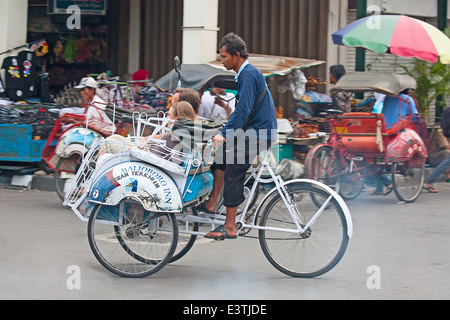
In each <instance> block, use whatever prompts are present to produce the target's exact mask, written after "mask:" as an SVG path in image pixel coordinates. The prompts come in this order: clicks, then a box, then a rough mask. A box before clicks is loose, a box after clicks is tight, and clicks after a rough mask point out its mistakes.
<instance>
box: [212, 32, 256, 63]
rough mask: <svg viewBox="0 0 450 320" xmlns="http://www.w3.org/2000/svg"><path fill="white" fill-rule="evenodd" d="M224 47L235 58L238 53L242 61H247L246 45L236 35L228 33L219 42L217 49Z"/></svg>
mask: <svg viewBox="0 0 450 320" xmlns="http://www.w3.org/2000/svg"><path fill="white" fill-rule="evenodd" d="M224 46H225V47H226V50H227V52H228V53H229V54H231V55H233V56H235V55H237V53H238V52H239V53H240V55H241V57H242V58H244V59H248V56H249V54H248V49H247V44H246V43H245V41H244V40H242V38H241V37H240V36H238V35H237V34H235V33H233V32H230V33H229V34H227V35H226V36H225V37H223V39H222V40H221V41H220V44H219V49H221V48H222V47H224Z"/></svg>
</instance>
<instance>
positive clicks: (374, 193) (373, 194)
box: [370, 191, 384, 196]
mask: <svg viewBox="0 0 450 320" xmlns="http://www.w3.org/2000/svg"><path fill="white" fill-rule="evenodd" d="M370 195H371V196H382V195H384V192H381V191H372V192H371V193H370Z"/></svg>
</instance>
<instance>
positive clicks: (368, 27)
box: [332, 15, 450, 64]
mask: <svg viewBox="0 0 450 320" xmlns="http://www.w3.org/2000/svg"><path fill="white" fill-rule="evenodd" d="M332 38H333V42H334V43H335V44H338V45H346V46H349V47H358V48H365V49H369V50H372V51H375V52H378V53H380V54H384V53H390V54H393V55H397V56H401V57H416V58H419V59H422V60H427V61H430V62H433V63H436V62H437V61H438V59H439V58H440V61H441V62H442V63H443V64H450V39H449V38H448V37H447V35H445V34H444V33H443V32H442V31H440V30H439V29H437V28H436V27H434V26H432V25H431V24H429V23H426V22H423V21H420V20H417V19H414V18H410V17H407V16H404V15H375V16H370V17H365V18H362V19H359V20H356V21H355V22H353V23H351V24H349V25H347V26H346V27H344V28H342V29H340V30H339V31H337V32H335V33H333V35H332Z"/></svg>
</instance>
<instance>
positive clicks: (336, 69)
mask: <svg viewBox="0 0 450 320" xmlns="http://www.w3.org/2000/svg"><path fill="white" fill-rule="evenodd" d="M330 72H331V74H332V75H333V77H335V78H336V80H339V79H340V78H341V77H342V76H343V75H344V74H345V67H344V66H343V65H341V64H337V65H334V66H331V67H330Z"/></svg>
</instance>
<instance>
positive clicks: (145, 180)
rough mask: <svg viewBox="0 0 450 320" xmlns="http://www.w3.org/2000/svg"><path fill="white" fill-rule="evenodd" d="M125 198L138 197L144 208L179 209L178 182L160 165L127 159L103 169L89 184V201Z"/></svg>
mask: <svg viewBox="0 0 450 320" xmlns="http://www.w3.org/2000/svg"><path fill="white" fill-rule="evenodd" d="M125 198H131V199H134V200H136V201H139V202H140V203H141V204H142V205H143V207H144V208H145V209H146V210H147V211H152V212H174V213H180V212H181V211H182V207H183V205H182V201H181V196H180V193H179V191H178V188H177V185H176V184H175V182H174V181H173V180H172V178H170V177H169V175H167V174H166V173H164V172H163V171H162V170H161V169H159V168H157V167H155V166H152V165H150V164H147V163H142V162H126V163H122V164H118V165H115V166H113V167H111V168H109V169H108V170H107V171H105V172H104V173H103V174H102V175H101V176H99V177H98V178H97V179H96V181H95V182H94V183H93V184H92V187H91V189H90V194H89V201H90V202H93V203H98V204H102V205H107V206H116V205H118V204H119V203H120V201H122V200H123V199H125Z"/></svg>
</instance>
